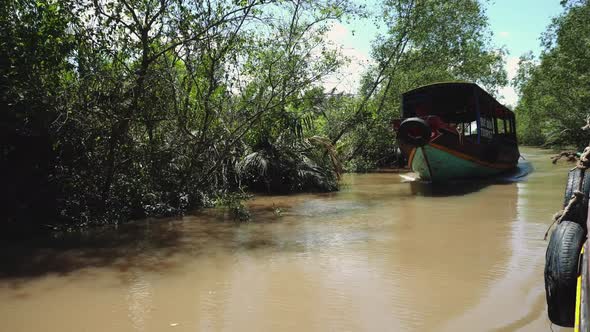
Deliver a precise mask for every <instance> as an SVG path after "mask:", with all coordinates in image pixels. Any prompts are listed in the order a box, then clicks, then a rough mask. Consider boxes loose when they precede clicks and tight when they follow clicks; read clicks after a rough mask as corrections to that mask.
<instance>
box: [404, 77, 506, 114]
mask: <svg viewBox="0 0 590 332" xmlns="http://www.w3.org/2000/svg"><path fill="white" fill-rule="evenodd" d="M478 111H479V113H480V115H482V116H489V117H495V118H500V119H511V118H514V113H513V112H512V111H511V110H510V109H508V108H507V107H506V106H504V105H502V104H500V103H499V102H498V101H497V100H496V99H495V98H494V97H493V96H492V95H490V94H489V93H487V92H486V91H485V90H484V89H482V88H481V87H480V86H479V85H477V84H475V83H470V82H440V83H434V84H429V85H424V86H421V87H418V88H416V89H413V90H410V91H407V92H405V93H403V94H402V117H403V118H408V117H413V116H421V115H438V116H441V117H443V118H445V119H446V120H447V121H473V120H475V118H476V117H477V112H478Z"/></svg>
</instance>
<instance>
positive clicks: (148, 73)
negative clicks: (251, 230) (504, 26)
mask: <svg viewBox="0 0 590 332" xmlns="http://www.w3.org/2000/svg"><path fill="white" fill-rule="evenodd" d="M383 9H384V10H383V17H382V18H381V19H382V20H383V22H384V23H385V24H386V26H387V29H388V31H387V34H386V35H385V36H381V37H380V38H378V40H376V41H375V44H374V52H373V57H374V60H375V63H376V64H375V66H374V67H373V68H371V69H370V70H369V71H368V72H367V73H365V76H364V79H363V84H362V87H361V88H360V90H359V92H358V94H356V95H344V94H335V93H334V91H332V93H326V92H325V91H324V90H323V88H322V87H321V86H322V82H323V80H324V79H325V78H326V77H327V76H328V75H331V74H333V73H334V72H335V71H336V70H337V69H338V68H339V67H340V66H341V65H342V64H343V63H344V60H345V59H343V57H342V56H341V55H340V54H339V52H338V51H337V50H336V49H334V48H332V47H329V46H327V43H326V34H327V32H328V31H329V26H330V24H331V23H332V22H334V21H335V20H340V19H343V18H345V17H347V16H350V15H364V13H363V12H362V6H355V5H352V4H350V3H348V2H346V1H342V0H320V1H312V0H292V1H262V0H246V1H236V0H219V1H211V2H202V1H196V2H195V1H191V0H161V1H160V0H96V1H75V0H66V1H53V0H37V1H33V0H17V1H11V2H10V1H9V2H8V3H7V4H6V5H3V6H1V7H0V43H1V44H0V46H1V47H0V64H1V66H0V87H1V89H0V108H1V109H3V110H7V111H3V112H2V113H0V120H2V121H1V122H0V137H1V138H2V139H3V140H2V142H0V152H1V153H2V154H1V155H0V158H2V159H1V161H3V163H1V167H2V169H0V174H2V176H3V178H2V179H1V180H2V183H7V185H6V186H5V187H4V190H3V191H2V194H3V197H1V198H2V199H0V201H2V204H4V205H5V206H2V207H1V209H0V210H2V211H3V214H4V215H5V216H8V218H9V220H11V221H17V220H20V222H21V223H23V222H22V221H23V220H25V221H31V223H32V224H38V223H53V222H54V220H59V221H60V222H62V223H66V224H73V225H86V224H92V223H94V224H96V223H99V224H100V223H117V222H123V221H126V220H129V219H134V218H143V217H146V216H169V215H177V214H181V213H184V212H185V211H188V210H191V209H195V208H199V207H203V206H212V205H222V206H226V207H229V209H230V210H231V211H232V213H234V214H235V216H236V218H237V219H240V220H241V219H246V218H247V217H248V213H247V211H246V209H245V207H244V205H243V203H242V199H243V195H242V193H243V189H249V190H252V191H263V192H272V193H290V192H300V191H331V190H337V189H338V180H339V176H340V173H341V172H342V166H341V160H344V161H346V162H347V165H348V166H349V170H367V169H370V168H373V167H376V166H382V165H388V164H390V163H391V162H393V161H394V159H395V158H394V157H393V156H394V154H395V146H394V141H395V138H394V133H393V131H392V130H391V128H390V124H391V121H392V119H394V118H395V117H397V116H398V109H399V95H400V93H402V92H403V91H405V90H408V89H410V88H414V87H416V86H418V85H421V84H426V83H430V82H433V81H440V80H456V79H462V80H470V81H477V82H479V83H481V84H483V85H484V86H485V87H487V88H488V89H491V90H494V89H495V88H496V87H497V86H499V85H502V83H503V82H504V81H505V73H504V72H503V70H501V58H502V55H503V52H502V50H494V49H492V48H491V47H490V45H489V33H488V30H487V21H486V18H485V15H484V12H483V10H482V8H481V4H480V3H479V2H478V1H475V0H468V1H457V2H441V1H434V0H429V1H411V0H395V1H393V0H386V1H384V3H383ZM580 65H581V64H580ZM31 174H32V175H31ZM32 192H35V193H36V194H35V195H32V194H31V193H32ZM41 202H46V204H45V203H44V204H41ZM40 206H44V209H42V210H40V209H39V207H40ZM31 211H37V212H38V213H39V215H37V216H34V215H32V214H31ZM40 216H43V218H41V217H40ZM45 220H50V221H45ZM25 223H26V222H24V223H23V224H25ZM34 226H39V225H34Z"/></svg>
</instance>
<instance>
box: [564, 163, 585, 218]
mask: <svg viewBox="0 0 590 332" xmlns="http://www.w3.org/2000/svg"><path fill="white" fill-rule="evenodd" d="M576 190H580V191H581V192H582V193H584V198H583V199H582V202H581V203H578V204H576V206H575V207H574V208H573V209H570V213H568V215H566V216H564V217H563V219H564V220H571V221H575V222H577V223H579V224H580V225H582V227H584V228H585V225H586V218H587V217H588V201H589V196H590V171H588V172H586V170H584V169H581V168H574V169H572V170H570V171H569V172H568V175H567V183H566V186H565V192H564V195H563V207H566V206H567V205H568V203H569V201H570V199H571V198H572V196H573V195H574V192H575V191H576Z"/></svg>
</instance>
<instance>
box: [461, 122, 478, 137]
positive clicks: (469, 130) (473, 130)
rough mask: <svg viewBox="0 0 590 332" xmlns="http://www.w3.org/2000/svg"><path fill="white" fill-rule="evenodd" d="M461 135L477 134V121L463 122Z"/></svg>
mask: <svg viewBox="0 0 590 332" xmlns="http://www.w3.org/2000/svg"><path fill="white" fill-rule="evenodd" d="M463 135H464V136H471V135H477V121H472V122H467V123H464V124H463Z"/></svg>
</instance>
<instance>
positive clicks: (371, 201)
mask: <svg viewBox="0 0 590 332" xmlns="http://www.w3.org/2000/svg"><path fill="white" fill-rule="evenodd" d="M522 152H523V154H524V156H525V157H526V159H527V161H526V162H523V163H521V167H520V169H521V172H520V173H519V174H516V175H513V176H510V177H507V178H506V177H504V178H502V179H497V180H494V181H490V182H486V183H467V182H464V183H454V184H452V185H447V186H441V187H432V186H430V185H427V184H421V183H408V182H406V181H405V180H404V178H403V177H400V176H399V175H398V174H395V173H379V174H363V175H348V176H346V177H345V178H344V179H343V186H342V190H341V191H340V192H338V193H331V194H305V195H293V196H279V197H277V196H272V197H271V196H267V197H258V198H256V199H254V200H252V201H250V202H249V205H250V208H251V211H252V214H253V221H252V222H249V223H241V224H240V223H236V222H234V221H232V220H230V219H229V218H228V217H227V216H226V215H224V214H223V213H220V212H219V211H204V212H202V213H200V214H198V215H195V216H186V217H183V218H177V219H170V220H149V221H142V222H135V223H132V224H130V225H126V226H124V227H120V228H118V229H114V228H113V229H106V230H101V231H100V232H98V231H92V232H88V233H83V234H75V235H70V236H68V237H66V238H60V239H55V240H51V239H49V240H44V241H31V242H28V243H27V242H19V243H18V244H6V243H5V244H3V245H2V247H1V248H0V249H1V250H2V253H0V259H1V260H0V263H1V266H0V331H60V332H61V331H551V326H550V322H549V321H548V319H547V318H546V306H545V297H544V296H545V295H544V290H543V265H544V255H545V248H546V245H547V242H545V241H543V234H544V232H545V230H546V228H547V226H548V224H549V221H550V219H551V216H552V214H553V213H554V212H555V211H556V210H558V209H559V207H560V204H561V203H562V201H563V189H564V185H565V180H566V174H567V169H568V168H569V167H571V165H568V164H559V165H552V164H551V163H550V160H549V155H550V152H548V151H544V150H539V149H531V148H523V149H522ZM531 168H534V171H533V172H532V173H530V174H529V175H528V176H526V177H525V178H519V177H520V176H521V175H523V174H524V173H527V172H529V171H530V169H531ZM553 330H554V331H560V328H559V327H557V326H553ZM561 330H564V331H565V330H566V329H561Z"/></svg>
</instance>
